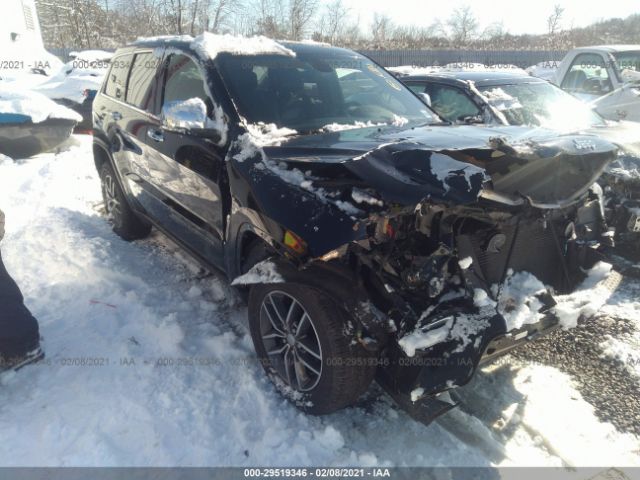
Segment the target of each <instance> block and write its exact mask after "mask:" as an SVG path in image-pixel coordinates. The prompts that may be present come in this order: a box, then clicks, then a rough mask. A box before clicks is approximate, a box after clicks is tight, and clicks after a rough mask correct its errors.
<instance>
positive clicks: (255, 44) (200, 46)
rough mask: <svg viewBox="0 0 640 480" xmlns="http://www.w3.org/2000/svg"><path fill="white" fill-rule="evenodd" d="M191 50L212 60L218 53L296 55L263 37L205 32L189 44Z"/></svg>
mask: <svg viewBox="0 0 640 480" xmlns="http://www.w3.org/2000/svg"><path fill="white" fill-rule="evenodd" d="M191 48H193V49H194V50H195V51H196V52H198V54H199V55H200V56H201V57H203V58H208V59H211V60H213V59H214V58H216V57H217V56H218V54H219V53H223V52H224V53H230V54H232V55H260V54H273V55H286V56H290V57H295V56H296V54H295V52H293V51H292V50H289V49H288V48H287V47H285V46H284V45H282V44H280V43H278V42H276V41H275V40H271V39H270V38H267V37H263V36H256V37H240V36H236V35H229V34H225V35H214V34H213V33H208V32H205V33H203V34H202V35H198V36H197V37H196V38H195V40H193V42H192V43H191Z"/></svg>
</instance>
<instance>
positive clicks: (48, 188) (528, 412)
mask: <svg viewBox="0 0 640 480" xmlns="http://www.w3.org/2000/svg"><path fill="white" fill-rule="evenodd" d="M90 142H91V139H90V138H88V137H72V139H71V140H70V141H69V143H68V145H67V146H66V147H64V151H62V152H60V153H58V154H45V155H41V156H39V157H35V158H32V159H29V160H25V161H20V162H17V163H14V162H12V161H11V160H9V159H4V160H3V159H2V158H1V157H0V207H1V208H2V209H3V210H4V211H5V213H6V216H7V235H6V238H5V240H4V241H3V243H2V244H1V247H0V248H2V255H3V259H4V260H5V263H6V265H7V268H8V269H9V271H10V272H11V273H12V274H13V276H14V277H15V279H16V280H17V282H18V283H19V284H20V285H21V287H22V290H23V293H24V294H25V297H26V303H27V305H28V306H29V307H30V309H31V310H32V311H33V313H34V314H35V315H36V316H37V317H38V319H39V321H40V325H41V333H42V336H43V338H44V342H43V346H44V349H45V351H46V354H47V358H46V361H45V362H44V363H42V364H40V365H35V366H30V367H27V368H25V369H24V370H21V371H20V372H18V373H17V374H14V373H11V374H5V375H4V376H2V377H1V378H0V432H2V435H3V441H0V465H2V466H8V465H20V466H54V465H55V466H57V465H62V466H95V465H101V466H102V465H109V466H150V465H153V466H176V465H179V466H217V465H264V466H266V465H362V466H372V465H386V466H389V465H400V466H402V465H412V466H422V465H429V466H465V465H477V466H485V465H552V466H587V465H590V466H598V467H602V466H606V465H618V466H622V465H625V466H631V465H640V439H639V438H638V437H636V436H634V435H632V434H630V433H624V432H620V431H618V430H616V428H614V427H613V426H612V425H611V424H609V423H603V422H602V421H601V420H599V418H598V417H597V416H596V415H595V414H594V407H593V406H592V405H591V404H589V403H587V401H585V400H584V399H583V397H582V396H581V394H580V392H579V391H578V390H577V389H576V387H575V384H574V379H573V378H572V377H571V376H570V375H568V374H567V373H564V372H563V371H562V370H560V369H559V368H556V367H554V366H549V365H542V364H535V363H533V362H524V361H522V360H518V361H516V360H515V359H513V358H511V357H506V358H504V359H502V360H500V361H499V362H497V363H496V364H493V365H490V366H489V367H487V368H485V370H484V371H483V372H481V373H480V374H479V375H478V377H477V378H476V379H475V380H474V381H473V382H472V384H471V385H469V386H468V387H466V388H465V389H464V390H463V391H462V392H461V395H462V397H463V398H464V399H465V404H464V405H463V406H462V408H460V409H456V410H454V411H452V412H450V413H449V414H447V415H446V416H444V417H442V418H441V419H439V420H438V421H437V422H435V423H434V424H432V425H431V426H429V427H425V426H423V425H420V424H418V423H416V422H414V421H412V420H411V419H410V418H409V417H408V416H407V415H406V414H404V413H403V412H402V411H399V410H398V409H397V408H396V407H395V406H394V405H393V404H392V402H391V401H390V400H389V399H388V398H387V397H386V396H385V395H384V394H382V393H381V392H380V390H379V389H377V388H375V387H372V388H371V389H370V391H369V393H368V394H367V396H366V398H364V399H363V401H362V402H361V404H360V405H358V406H357V407H353V408H350V409H347V410H345V411H343V412H339V413H336V414H333V415H330V416H326V417H322V418H319V417H311V416H307V415H304V414H302V413H300V412H299V411H298V410H296V409H295V408H294V407H293V406H292V405H290V404H289V403H288V402H287V401H285V400H283V399H282V398H281V397H280V396H279V395H278V393H277V392H276V391H275V390H274V388H273V387H272V386H271V384H270V383H269V381H268V380H267V379H266V377H265V376H264V375H263V373H262V371H261V369H260V367H259V365H258V364H257V363H256V361H255V359H254V355H253V348H252V345H251V340H250V336H249V332H248V329H247V326H246V319H245V317H246V309H245V308H244V307H243V306H242V305H241V303H240V301H239V299H238V297H237V296H236V295H235V293H234V292H233V290H232V289H231V288H230V287H229V286H228V284H227V283H226V281H225V280H224V279H223V278H222V277H221V276H219V275H218V274H208V273H206V272H203V271H201V270H200V269H199V268H198V267H197V266H196V265H195V263H193V261H191V260H190V259H189V258H188V257H187V256H186V255H185V254H183V253H181V252H180V251H179V250H178V249H177V247H175V246H174V245H172V244H171V242H169V241H168V240H167V239H166V238H164V237H163V236H162V235H160V234H157V233H156V234H154V235H153V236H152V237H151V238H150V239H149V240H145V241H141V242H136V243H126V242H124V241H122V240H120V239H119V238H118V237H117V236H116V235H115V234H113V233H112V232H111V229H110V227H109V226H108V224H107V222H106V221H105V219H104V218H103V216H102V215H101V213H100V210H101V198H100V188H99V181H98V177H97V174H96V172H95V169H94V166H93V161H92V155H91V143H90ZM631 282H632V284H631V285H630V286H627V288H630V289H631V290H629V291H631V292H636V293H637V291H638V290H637V287H638V284H637V283H633V281H631ZM633 295H635V294H633ZM615 299H616V300H615V301H616V303H615V305H608V306H606V307H605V309H609V310H610V311H612V312H614V313H615V314H616V315H617V316H618V317H620V318H625V319H627V320H628V321H629V322H632V324H633V326H634V329H635V331H636V333H635V334H634V336H632V338H633V339H634V342H637V338H638V335H637V331H638V323H639V322H638V309H639V308H640V305H639V304H638V301H637V300H636V299H635V298H631V297H624V296H623V294H620V295H618V296H616V297H615ZM602 343H603V346H602V348H603V350H602V357H603V358H610V357H617V358H620V357H621V356H624V355H627V354H628V351H629V350H630V351H631V352H636V353H632V355H636V357H637V346H638V344H637V343H635V344H624V345H619V340H615V339H608V338H603V339H602ZM628 373H629V375H630V376H633V375H640V373H639V372H638V369H637V368H629V370H628ZM632 378H633V381H636V382H637V381H638V378H639V377H632ZM636 413H637V412H636ZM636 421H637V418H636Z"/></svg>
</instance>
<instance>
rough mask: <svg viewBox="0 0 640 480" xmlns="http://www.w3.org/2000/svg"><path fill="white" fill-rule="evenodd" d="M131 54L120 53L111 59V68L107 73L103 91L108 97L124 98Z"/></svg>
mask: <svg viewBox="0 0 640 480" xmlns="http://www.w3.org/2000/svg"><path fill="white" fill-rule="evenodd" d="M131 57H132V56H131V55H121V56H119V57H116V58H114V59H113V60H112V61H111V69H110V70H109V74H108V75H107V84H106V86H105V88H104V93H106V94H107V95H109V96H110V97H113V98H117V99H118V100H124V97H125V90H126V87H127V76H128V75H129V69H130V68H131Z"/></svg>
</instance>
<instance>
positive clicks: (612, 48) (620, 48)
mask: <svg viewBox="0 0 640 480" xmlns="http://www.w3.org/2000/svg"><path fill="white" fill-rule="evenodd" d="M575 50H601V51H603V52H611V53H615V52H630V51H635V50H638V51H640V45H593V46H590V47H578V48H576V49H575Z"/></svg>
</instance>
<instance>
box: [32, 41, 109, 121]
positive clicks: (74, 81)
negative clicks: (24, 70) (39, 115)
mask: <svg viewBox="0 0 640 480" xmlns="http://www.w3.org/2000/svg"><path fill="white" fill-rule="evenodd" d="M112 55H113V53H111V52H105V51H102V50H85V51H82V52H74V53H73V55H72V56H73V59H72V60H71V61H69V62H67V63H66V64H65V65H64V66H63V67H62V68H61V69H60V70H59V71H58V73H56V74H55V75H54V76H53V77H51V78H50V79H49V80H47V81H46V82H44V83H41V84H40V85H38V86H37V87H36V88H35V90H36V91H37V92H40V93H42V94H43V95H46V96H47V97H49V98H50V99H52V100H53V101H55V102H57V103H59V104H61V105H64V106H65V107H68V108H70V109H72V110H74V111H76V112H78V113H79V114H80V115H81V116H82V121H81V122H80V123H79V124H78V126H77V127H76V133H79V132H88V131H91V129H92V128H93V124H92V119H91V109H92V105H93V99H94V97H95V96H96V92H97V91H98V89H99V88H100V86H101V85H102V81H103V79H104V76H105V75H106V74H107V70H108V69H109V59H110V58H111V56H112Z"/></svg>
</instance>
